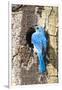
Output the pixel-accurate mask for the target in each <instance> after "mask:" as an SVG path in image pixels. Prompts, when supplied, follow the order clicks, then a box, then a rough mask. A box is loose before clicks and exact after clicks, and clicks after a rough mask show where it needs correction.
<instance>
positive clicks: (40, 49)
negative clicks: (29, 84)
mask: <svg viewBox="0 0 62 90" xmlns="http://www.w3.org/2000/svg"><path fill="white" fill-rule="evenodd" d="M35 30H36V32H34V33H33V34H32V37H31V43H32V44H33V45H34V47H35V48H36V49H37V55H38V60H39V67H38V69H39V72H40V73H42V74H43V73H44V72H46V65H45V62H44V55H45V53H46V48H47V42H48V40H47V39H46V36H45V30H44V28H43V27H41V26H36V27H35Z"/></svg>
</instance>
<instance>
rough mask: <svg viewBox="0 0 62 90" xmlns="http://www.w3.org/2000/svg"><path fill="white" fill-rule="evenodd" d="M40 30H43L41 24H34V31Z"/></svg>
mask: <svg viewBox="0 0 62 90" xmlns="http://www.w3.org/2000/svg"><path fill="white" fill-rule="evenodd" d="M42 30H44V28H43V27H42V26H37V25H36V26H35V31H36V32H41V31H42Z"/></svg>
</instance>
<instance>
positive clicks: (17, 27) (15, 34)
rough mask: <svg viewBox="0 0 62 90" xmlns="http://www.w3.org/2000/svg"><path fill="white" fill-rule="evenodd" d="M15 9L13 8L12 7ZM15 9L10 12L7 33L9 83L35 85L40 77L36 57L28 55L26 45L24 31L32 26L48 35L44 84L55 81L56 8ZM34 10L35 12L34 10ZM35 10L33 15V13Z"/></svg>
mask: <svg viewBox="0 0 62 90" xmlns="http://www.w3.org/2000/svg"><path fill="white" fill-rule="evenodd" d="M16 8H17V7H16ZM16 8H15V6H14V7H13V10H12V18H11V19H12V20H11V23H12V31H11V35H12V37H11V40H12V46H11V52H12V60H11V61H12V67H11V84H12V85H25V84H39V83H41V82H39V77H40V74H39V72H38V67H37V66H35V64H34V63H36V62H38V60H37V56H36V55H35V54H34V57H32V55H31V48H30V47H29V46H27V45H26V32H27V30H28V29H29V28H30V27H33V26H34V25H36V24H38V25H42V26H44V25H45V22H46V27H45V28H46V29H45V30H46V31H48V35H49V46H48V53H49V64H48V65H47V71H48V77H47V83H57V82H58V60H57V58H58V57H57V55H58V40H57V39H58V38H57V37H58V34H57V33H58V8H57V7H39V6H23V5H21V6H19V5H18V9H16ZM36 8H38V9H36ZM36 10H38V11H37V13H36Z"/></svg>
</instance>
